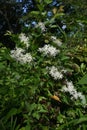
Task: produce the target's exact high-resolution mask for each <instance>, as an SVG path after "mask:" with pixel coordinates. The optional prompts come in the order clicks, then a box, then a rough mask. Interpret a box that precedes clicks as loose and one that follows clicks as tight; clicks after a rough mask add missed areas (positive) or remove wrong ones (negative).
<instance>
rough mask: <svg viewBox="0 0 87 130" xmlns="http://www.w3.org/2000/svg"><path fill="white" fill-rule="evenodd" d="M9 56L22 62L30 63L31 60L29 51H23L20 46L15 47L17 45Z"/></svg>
mask: <svg viewBox="0 0 87 130" xmlns="http://www.w3.org/2000/svg"><path fill="white" fill-rule="evenodd" d="M11 57H12V58H14V59H16V60H17V61H19V62H20V63H22V64H25V63H30V62H31V61H32V60H33V58H32V56H31V54H30V53H25V50H23V49H22V48H17V47H16V49H15V50H12V51H11Z"/></svg>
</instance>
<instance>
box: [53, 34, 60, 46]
mask: <svg viewBox="0 0 87 130" xmlns="http://www.w3.org/2000/svg"><path fill="white" fill-rule="evenodd" d="M51 40H52V41H53V42H54V43H55V44H56V45H57V46H61V45H62V42H61V41H60V40H59V39H57V38H56V37H55V36H51Z"/></svg>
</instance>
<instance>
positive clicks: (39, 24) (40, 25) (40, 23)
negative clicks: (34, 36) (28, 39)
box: [36, 22, 46, 32]
mask: <svg viewBox="0 0 87 130" xmlns="http://www.w3.org/2000/svg"><path fill="white" fill-rule="evenodd" d="M38 27H40V28H41V30H42V32H44V31H46V27H45V25H44V23H43V22H39V23H38V24H37V25H36V28H38Z"/></svg>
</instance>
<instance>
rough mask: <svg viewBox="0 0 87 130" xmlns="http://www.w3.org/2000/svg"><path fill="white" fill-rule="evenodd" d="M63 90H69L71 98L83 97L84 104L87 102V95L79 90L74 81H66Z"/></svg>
mask: <svg viewBox="0 0 87 130" xmlns="http://www.w3.org/2000/svg"><path fill="white" fill-rule="evenodd" d="M62 91H63V92H68V93H70V95H71V99H76V100H77V99H81V100H82V103H83V104H86V99H85V96H84V95H82V93H81V92H77V91H76V89H75V88H74V85H73V83H72V82H68V81H66V86H64V87H63V88H62Z"/></svg>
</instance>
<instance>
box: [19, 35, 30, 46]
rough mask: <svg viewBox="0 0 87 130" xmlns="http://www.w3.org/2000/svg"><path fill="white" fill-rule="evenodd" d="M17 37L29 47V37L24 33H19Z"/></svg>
mask: <svg viewBox="0 0 87 130" xmlns="http://www.w3.org/2000/svg"><path fill="white" fill-rule="evenodd" d="M19 39H20V41H21V42H23V43H24V44H25V45H26V47H27V48H28V47H29V38H28V37H26V35H25V34H24V33H21V34H20V35H19Z"/></svg>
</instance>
